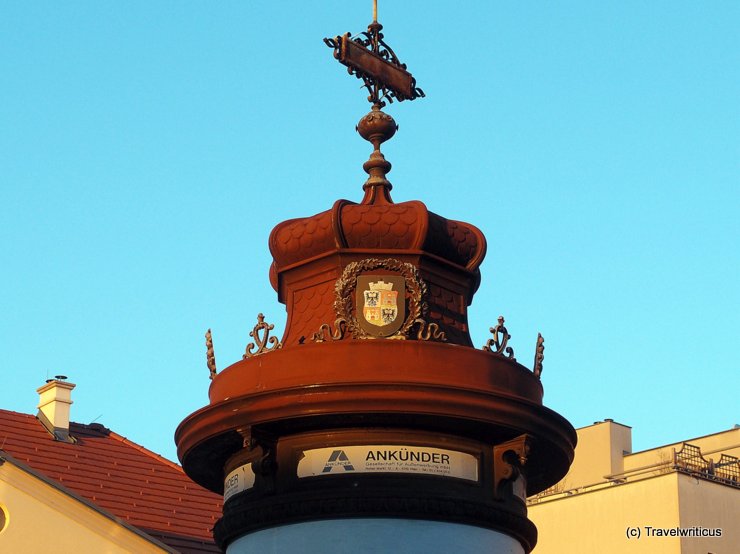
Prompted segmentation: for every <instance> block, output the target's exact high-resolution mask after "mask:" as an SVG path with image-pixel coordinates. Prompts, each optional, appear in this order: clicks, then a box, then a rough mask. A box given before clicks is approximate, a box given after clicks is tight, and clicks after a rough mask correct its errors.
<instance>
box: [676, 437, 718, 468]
mask: <svg viewBox="0 0 740 554" xmlns="http://www.w3.org/2000/svg"><path fill="white" fill-rule="evenodd" d="M674 463H675V465H676V466H677V469H679V470H681V469H685V470H688V471H689V472H699V473H709V465H710V462H709V460H706V459H704V456H702V455H701V449H700V448H699V447H698V446H694V445H693V444H689V443H686V442H685V443H683V446H681V450H679V451H678V452H676V453H675V456H674Z"/></svg>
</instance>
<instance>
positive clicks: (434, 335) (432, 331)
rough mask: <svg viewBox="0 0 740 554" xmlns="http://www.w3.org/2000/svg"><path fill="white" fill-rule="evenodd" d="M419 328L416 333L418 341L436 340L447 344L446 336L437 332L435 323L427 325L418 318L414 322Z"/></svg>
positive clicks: (437, 326) (442, 332) (441, 332)
mask: <svg viewBox="0 0 740 554" xmlns="http://www.w3.org/2000/svg"><path fill="white" fill-rule="evenodd" d="M414 323H415V324H417V325H418V326H419V331H418V332H417V333H416V338H417V339H418V340H430V339H432V340H438V341H440V342H447V335H445V332H444V331H440V330H439V325H437V324H436V323H427V322H426V321H425V320H423V319H421V318H419V319H417V320H416V321H414Z"/></svg>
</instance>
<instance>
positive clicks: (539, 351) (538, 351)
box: [532, 333, 545, 378]
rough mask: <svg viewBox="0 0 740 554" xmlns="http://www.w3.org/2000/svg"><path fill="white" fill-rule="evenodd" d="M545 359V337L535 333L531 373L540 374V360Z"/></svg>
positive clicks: (538, 375)
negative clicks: (535, 340) (535, 341)
mask: <svg viewBox="0 0 740 554" xmlns="http://www.w3.org/2000/svg"><path fill="white" fill-rule="evenodd" d="M544 359H545V339H544V338H542V335H541V334H539V333H537V346H536V347H535V349H534V365H533V366H532V373H534V375H535V377H538V378H539V377H540V376H541V375H542V362H543V361H544Z"/></svg>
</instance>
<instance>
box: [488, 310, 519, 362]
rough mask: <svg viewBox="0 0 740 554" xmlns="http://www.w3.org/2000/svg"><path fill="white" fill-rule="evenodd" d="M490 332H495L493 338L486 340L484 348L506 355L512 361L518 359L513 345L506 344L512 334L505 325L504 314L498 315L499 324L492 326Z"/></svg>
mask: <svg viewBox="0 0 740 554" xmlns="http://www.w3.org/2000/svg"><path fill="white" fill-rule="evenodd" d="M489 332H491V333H493V338H490V339H488V340H487V341H486V344H485V346H484V347H483V350H485V351H486V352H490V353H491V354H498V355H499V356H504V357H506V358H507V359H509V360H511V361H512V362H515V361H516V358H515V357H514V349H513V348H512V347H511V346H506V345H507V343H508V342H509V339H510V338H511V335H510V334H509V333H508V331H507V330H506V327H504V316H502V315H500V316H498V325H496V327H491V328H490V329H489Z"/></svg>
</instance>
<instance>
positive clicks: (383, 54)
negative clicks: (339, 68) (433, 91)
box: [324, 5, 424, 108]
mask: <svg viewBox="0 0 740 554" xmlns="http://www.w3.org/2000/svg"><path fill="white" fill-rule="evenodd" d="M373 14H374V15H373V22H372V23H371V24H370V25H368V27H367V31H363V32H361V33H360V34H359V35H357V36H354V37H352V36H351V35H350V33H345V34H344V35H341V36H339V35H338V36H336V37H334V38H325V39H324V43H325V44H326V45H327V46H328V47H329V48H333V49H334V57H335V58H336V59H337V60H338V61H339V63H341V64H342V65H345V66H347V71H348V72H349V74H350V75H354V76H355V77H356V78H358V79H362V81H363V83H364V85H363V86H364V87H365V88H367V90H368V91H369V92H370V94H369V96H368V97H367V99H368V101H369V102H370V103H371V104H373V105H374V106H378V107H379V108H382V107H383V106H385V105H386V104H385V100H388V102H393V100H394V99H395V100H398V101H399V102H403V101H404V100H414V99H416V98H421V97H424V91H423V90H421V89H420V88H419V87H417V86H416V79H414V76H413V75H411V73H409V72H408V71H407V69H406V64H405V63H401V60H399V59H398V56H396V53H395V52H394V51H393V49H392V48H391V47H390V46H388V44H387V43H386V42H385V40H383V39H384V36H383V33H382V32H381V31H382V30H383V26H382V25H381V24H380V23H378V19H377V5H376V6H375V9H374V10H373Z"/></svg>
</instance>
